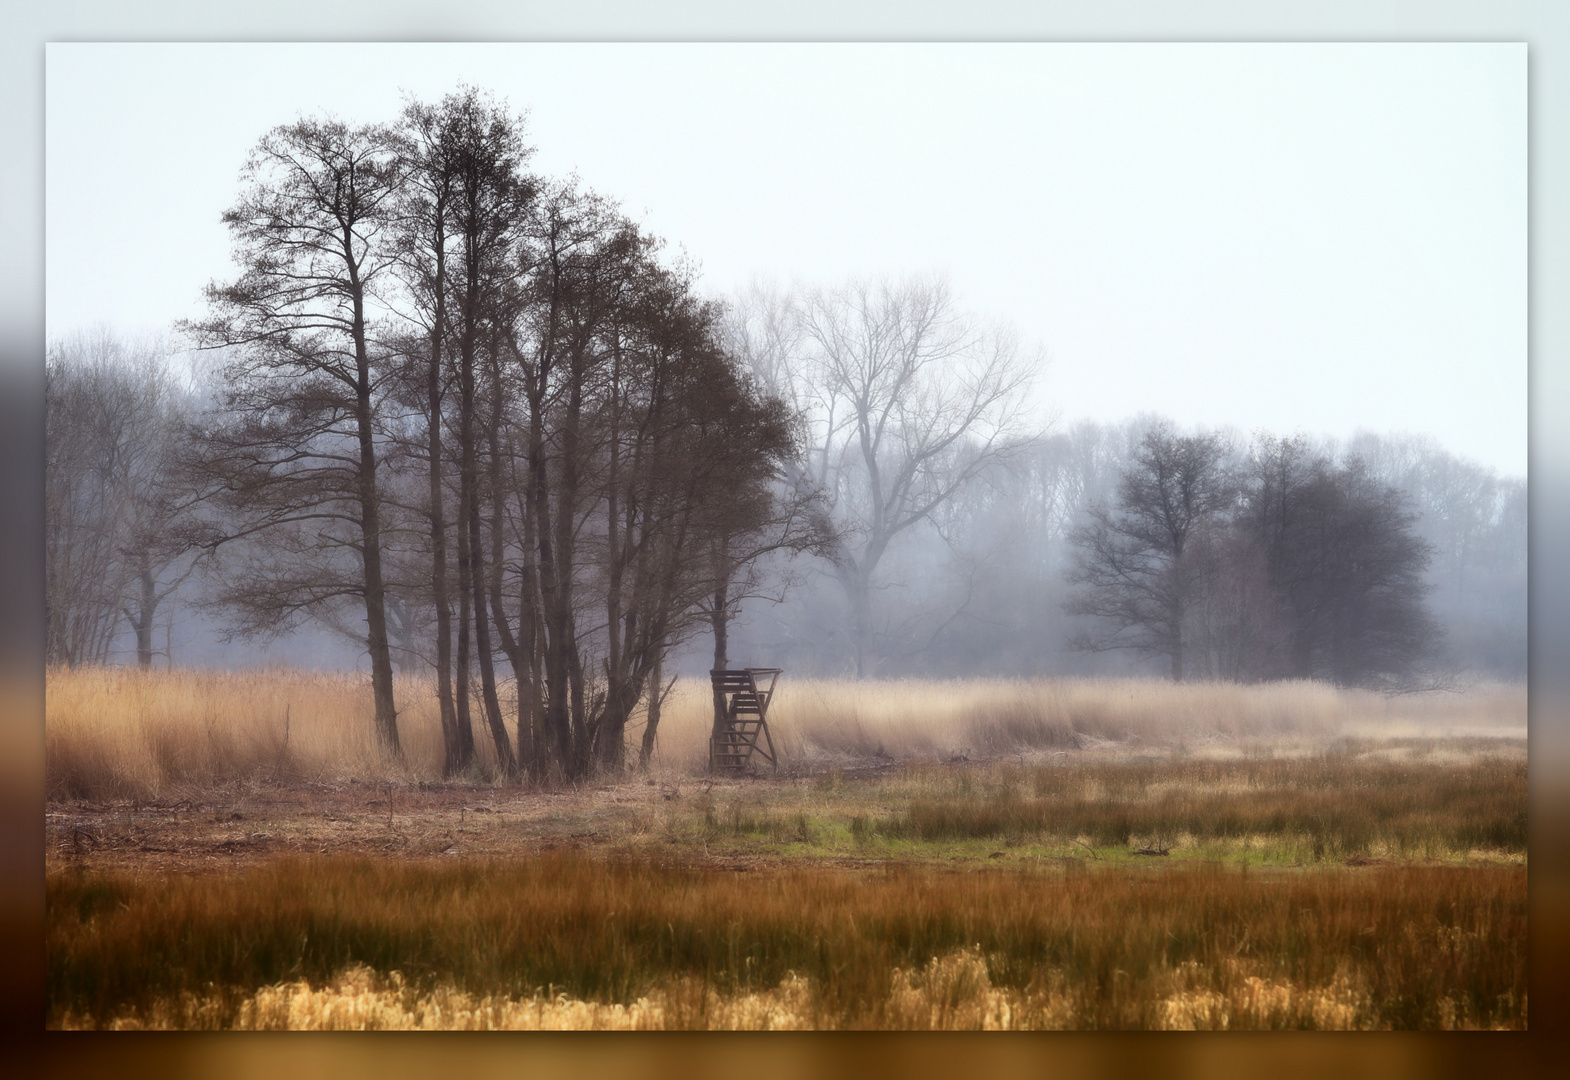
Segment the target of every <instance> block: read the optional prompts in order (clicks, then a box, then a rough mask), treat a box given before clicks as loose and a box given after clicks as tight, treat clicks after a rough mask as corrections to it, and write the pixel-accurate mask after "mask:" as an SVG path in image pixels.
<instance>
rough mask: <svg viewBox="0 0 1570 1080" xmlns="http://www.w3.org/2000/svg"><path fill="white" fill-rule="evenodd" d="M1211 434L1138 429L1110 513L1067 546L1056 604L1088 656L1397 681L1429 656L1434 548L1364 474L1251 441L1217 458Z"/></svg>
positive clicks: (1240, 674)
mask: <svg viewBox="0 0 1570 1080" xmlns="http://www.w3.org/2000/svg"><path fill="white" fill-rule="evenodd" d="M1229 457H1230V455H1229V448H1228V445H1227V442H1226V440H1225V439H1224V438H1223V437H1221V436H1220V435H1216V434H1193V435H1180V434H1177V433H1176V432H1175V431H1174V430H1173V429H1172V428H1171V427H1170V426H1167V425H1157V426H1155V427H1153V428H1152V429H1151V430H1149V431H1147V432H1146V433H1145V435H1144V436H1143V438H1142V439H1141V440H1140V442H1139V444H1138V446H1137V448H1136V449H1135V451H1134V453H1133V455H1132V458H1131V460H1130V461H1129V463H1128V465H1127V466H1126V467H1125V469H1124V470H1123V472H1122V474H1121V476H1120V478H1119V484H1118V490H1117V501H1116V504H1115V505H1108V504H1105V503H1100V504H1095V505H1092V506H1091V507H1090V508H1089V510H1088V513H1087V516H1086V520H1085V521H1084V522H1083V523H1082V524H1081V525H1080V526H1079V527H1078V528H1077V529H1076V530H1075V532H1074V533H1073V535H1072V537H1071V542H1072V544H1073V546H1074V548H1075V551H1076V558H1075V560H1074V562H1073V564H1072V566H1071V567H1070V569H1069V572H1068V576H1069V580H1070V581H1071V582H1073V583H1074V584H1076V585H1077V586H1079V588H1078V590H1077V592H1076V593H1075V595H1074V596H1073V597H1072V598H1071V600H1070V601H1069V604H1068V608H1069V610H1070V612H1071V613H1073V614H1076V615H1082V616H1089V617H1090V626H1089V628H1088V629H1086V630H1084V631H1082V632H1081V633H1080V634H1079V635H1078V636H1077V638H1076V644H1077V645H1078V646H1079V647H1081V648H1084V649H1087V650H1107V649H1128V650H1132V651H1134V652H1137V653H1140V654H1142V655H1146V656H1159V657H1161V658H1163V659H1164V660H1165V661H1166V662H1167V664H1168V670H1169V672H1170V674H1171V677H1172V678H1173V679H1175V680H1181V679H1183V678H1185V677H1186V676H1190V675H1199V676H1202V677H1210V678H1224V679H1243V680H1253V679H1266V678H1282V677H1290V678H1303V679H1309V678H1319V679H1326V680H1330V681H1334V682H1337V683H1341V684H1344V685H1366V684H1371V683H1383V682H1390V681H1396V682H1399V681H1400V680H1403V679H1408V678H1410V677H1411V676H1412V675H1413V674H1414V673H1416V672H1417V671H1418V670H1420V669H1421V668H1422V666H1423V665H1424V664H1425V663H1426V662H1428V661H1430V660H1432V659H1433V658H1434V656H1435V650H1436V646H1437V644H1438V636H1439V635H1438V626H1437V624H1436V622H1435V620H1434V619H1433V617H1432V616H1431V614H1430V613H1429V611H1428V610H1427V608H1426V606H1425V604H1424V597H1425V595H1426V593H1427V592H1428V583H1427V581H1426V579H1425V576H1424V574H1425V571H1426V569H1427V567H1428V563H1429V559H1430V556H1431V552H1432V547H1431V545H1429V544H1428V543H1427V542H1425V541H1424V540H1423V539H1421V538H1420V537H1419V536H1417V535H1416V533H1415V532H1414V530H1413V525H1414V523H1415V522H1416V520H1417V515H1416V514H1415V513H1413V512H1412V511H1410V510H1409V509H1408V508H1407V505H1406V500H1405V499H1404V498H1403V496H1402V495H1401V493H1400V492H1399V491H1397V490H1396V489H1394V488H1392V487H1390V486H1388V485H1385V484H1383V483H1380V482H1378V481H1377V480H1375V479H1374V478H1373V477H1372V476H1371V475H1370V473H1369V470H1368V468H1367V466H1366V465H1365V463H1363V462H1362V461H1361V460H1360V459H1358V458H1356V457H1352V458H1350V459H1348V460H1346V461H1343V462H1341V463H1337V462H1335V461H1334V460H1333V459H1331V458H1330V457H1329V456H1328V455H1326V454H1324V453H1323V452H1320V451H1318V450H1316V449H1315V448H1314V447H1313V446H1312V445H1311V444H1310V443H1309V442H1308V440H1306V439H1304V438H1302V437H1297V438H1288V439H1281V438H1275V437H1272V436H1268V435H1262V436H1260V437H1258V438H1256V439H1255V441H1254V443H1253V445H1252V447H1251V448H1250V451H1249V454H1248V456H1247V458H1246V459H1245V460H1244V461H1242V462H1240V463H1233V462H1231V461H1229Z"/></svg>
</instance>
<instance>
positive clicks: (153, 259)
mask: <svg viewBox="0 0 1570 1080" xmlns="http://www.w3.org/2000/svg"><path fill="white" fill-rule="evenodd" d="M461 81H467V82H470V83H473V84H475V85H478V86H481V87H484V88H487V89H490V90H492V91H493V92H494V93H496V94H497V95H498V96H500V97H503V98H505V99H506V100H507V101H508V102H509V103H510V104H511V105H512V106H513V107H514V108H515V109H518V110H520V111H526V112H527V115H528V131H529V137H530V141H531V142H532V143H533V145H534V146H535V147H536V153H535V156H534V159H533V163H534V166H535V168H537V169H538V170H539V171H541V172H542V173H545V174H547V175H552V176H563V175H566V174H568V173H572V172H576V173H577V175H578V176H579V178H580V180H581V181H582V182H583V183H584V184H585V185H586V186H588V187H590V188H593V189H594V190H596V191H598V192H600V193H602V194H604V195H608V196H610V197H612V198H615V199H617V200H619V201H620V202H621V204H622V206H623V208H624V210H625V211H626V212H627V213H628V214H630V215H631V216H632V217H633V218H635V219H637V220H639V221H641V222H642V223H643V224H644V225H645V226H646V227H647V228H648V229H649V230H650V231H652V232H653V233H655V234H657V235H660V236H662V237H664V238H665V239H666V241H667V242H668V244H669V247H670V249H671V251H672V252H673V253H677V252H680V253H685V255H686V256H687V257H688V258H690V259H692V260H693V261H695V262H696V263H697V264H698V266H699V267H700V268H701V278H700V284H701V287H702V288H704V289H705V290H706V291H708V292H710V293H712V294H714V295H724V294H726V293H727V292H729V291H731V290H734V289H736V288H738V287H741V286H743V285H745V284H747V283H748V282H750V281H752V280H754V279H764V280H773V281H775V282H778V283H780V284H782V285H783V284H788V283H790V282H792V281H797V282H801V283H804V284H809V285H819V284H821V285H833V284H835V283H838V282H843V281H845V280H846V279H847V278H849V277H852V276H859V277H879V276H900V275H905V274H911V273H925V274H931V273H937V274H943V275H946V276H947V277H948V279H949V281H950V282H951V284H952V286H953V288H954V291H955V292H956V294H957V295H958V296H959V298H960V300H961V302H962V303H963V304H964V306H966V307H968V308H969V309H971V310H973V311H975V312H977V313H979V314H981V315H983V316H986V317H989V318H995V319H999V320H1003V321H1006V322H1009V323H1012V324H1013V325H1014V326H1015V327H1016V328H1017V329H1018V331H1019V334H1020V336H1021V338H1022V339H1023V340H1024V341H1025V342H1027V343H1031V344H1033V345H1039V346H1040V347H1041V348H1042V349H1043V350H1044V352H1045V354H1046V356H1047V358H1048V365H1047V367H1046V369H1045V373H1044V375H1043V377H1042V379H1041V380H1040V382H1039V384H1038V386H1037V388H1036V395H1037V401H1038V405H1039V408H1040V413H1041V415H1042V416H1043V417H1044V418H1046V417H1057V423H1058V424H1060V425H1067V424H1069V423H1072V422H1073V421H1074V420H1076V419H1080V418H1088V419H1095V420H1102V421H1118V420H1122V419H1125V418H1128V417H1130V416H1133V415H1136V414H1139V413H1142V412H1160V413H1164V414H1166V415H1168V416H1171V417H1172V418H1174V419H1175V420H1177V421H1179V422H1181V423H1183V424H1187V425H1203V426H1227V427H1232V428H1236V429H1238V430H1240V431H1242V432H1249V431H1253V430H1257V429H1265V430H1269V431H1273V432H1277V433H1288V432H1293V431H1306V432H1309V433H1311V434H1315V435H1328V436H1332V437H1342V438H1344V437H1346V436H1349V435H1351V434H1352V433H1354V432H1355V431H1358V430H1373V431H1379V432H1412V433H1419V434H1427V435H1432V436H1433V437H1435V438H1436V439H1438V440H1439V441H1440V442H1441V443H1442V444H1443V445H1444V446H1446V447H1447V448H1448V449H1450V450H1452V451H1453V452H1456V453H1459V454H1461V455H1463V456H1466V457H1469V458H1473V459H1475V460H1477V461H1480V462H1482V463H1483V464H1485V465H1488V466H1491V467H1493V468H1496V469H1498V470H1500V471H1501V472H1502V473H1506V474H1510V475H1517V476H1524V475H1525V473H1526V462H1527V238H1528V221H1527V49H1526V46H1525V45H1522V44H1510V43H1504V44H1448V43H1446V44H1435V43H1425V44H1222V45H1202V44H1109V45H1087V44H970V45H933V44H891V45H866V44H835V45H821V44H798V45H791V44H752V45H733V44H701V45H670V44H582V45H573V44H486V45H394V44H376V45H342V44H336V45H298V44H289V45H265V44H236V45H214V44H170V45H157V44H153V45H149V44H59V43H55V44H50V45H49V46H48V50H47V56H46V132H45V137H46V146H45V163H46V179H45V187H46V212H45V228H46V290H47V291H46V319H47V326H48V333H49V335H50V336H51V337H52V338H58V337H62V336H65V335H68V334H70V333H72V332H74V331H77V330H82V329H87V328H89V327H93V326H99V325H107V326H109V327H112V328H115V329H117V330H119V331H121V332H125V333H130V334H143V333H155V332H158V331H159V330H162V329H165V328H167V327H168V325H169V324H170V323H171V322H172V321H174V320H176V319H179V318H182V317H191V316H194V315H198V314H200V313H201V310H202V308H201V290H202V287H203V286H204V285H205V284H206V283H207V282H208V281H210V280H213V279H222V278H225V277H228V276H230V275H232V273H233V266H232V264H231V263H230V261H229V258H228V237H227V234H226V233H225V230H224V229H223V227H222V225H221V224H220V222H219V217H220V215H221V214H222V212H223V210H224V209H225V208H226V207H227V206H228V205H229V204H230V203H231V202H232V201H233V199H234V197H235V195H236V194H237V192H238V190H239V187H238V174H239V170H240V167H241V165H242V163H243V162H244V159H245V156H246V154H247V152H248V150H249V149H250V148H251V147H252V146H253V145H254V144H255V142H256V141H257V139H258V138H259V137H260V136H261V135H262V134H263V133H264V132H265V131H266V130H268V129H269V128H271V127H273V126H274V125H277V124H281V123H286V122H289V121H291V120H293V119H295V118H296V117H298V116H300V115H302V114H307V115H311V114H316V115H319V114H326V113H330V114H334V115H337V116H339V117H341V118H343V119H345V120H350V121H385V120H390V119H392V118H393V117H394V116H396V114H397V112H398V110H399V108H400V107H401V103H402V101H403V100H404V97H405V96H406V95H409V94H412V95H414V96H416V97H419V98H421V99H425V100H433V99H436V98H439V97H440V96H441V95H442V94H444V93H447V92H449V91H451V90H452V89H454V88H455V87H456V86H457V85H458V84H459V83H460V82H461Z"/></svg>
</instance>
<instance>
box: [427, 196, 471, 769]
mask: <svg viewBox="0 0 1570 1080" xmlns="http://www.w3.org/2000/svg"><path fill="white" fill-rule="evenodd" d="M438 220H439V219H438ZM446 266H447V261H446V251H445V242H444V240H443V239H442V237H441V234H440V232H439V231H438V234H437V244H436V285H435V291H436V318H435V320H434V325H433V326H432V329H431V362H430V365H429V367H428V368H427V369H426V376H425V393H426V406H427V408H428V409H429V411H430V425H429V429H428V433H427V445H426V450H427V452H428V453H429V454H430V497H431V584H432V589H433V591H434V593H435V601H436V700H437V702H438V705H439V708H440V710H441V721H442V775H443V776H452V775H454V774H455V773H459V772H462V771H463V770H465V769H467V768H468V767H469V758H467V757H465V755H464V746H463V740H462V739H460V738H459V735H458V713H457V708H456V706H455V705H454V703H453V689H452V604H451V602H450V601H449V600H448V597H447V520H446V519H447V515H446V511H445V509H444V507H443V493H442V461H443V452H442V385H441V379H442V334H443V333H444V332H445V327H446V322H447V301H446V292H447V284H446V277H447V271H446Z"/></svg>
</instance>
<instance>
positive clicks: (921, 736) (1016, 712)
mask: <svg viewBox="0 0 1570 1080" xmlns="http://www.w3.org/2000/svg"><path fill="white" fill-rule="evenodd" d="M46 689H47V702H46V725H45V740H46V742H45V746H46V761H47V771H46V776H47V783H48V791H49V795H50V797H51V798H55V799H59V798H72V797H81V798H161V797H167V796H169V795H171V794H175V793H178V792H180V791H181V790H187V789H200V788H206V787H210V786H212V785H215V784H223V783H227V782H232V781H235V780H239V779H279V780H287V779H319V780H326V781H340V780H346V779H349V778H357V779H359V780H361V781H362V782H366V781H391V782H405V783H408V782H418V781H436V780H439V779H441V760H442V752H441V732H440V725H439V720H438V713H437V708H436V698H435V692H434V686H433V684H432V683H431V682H429V681H427V680H423V679H417V678H411V677H403V678H400V679H399V681H398V685H397V700H398V706H399V710H400V713H399V731H400V737H401V739H402V742H403V747H404V758H403V760H402V761H396V760H393V759H391V758H389V757H388V756H387V755H386V754H384V753H383V752H382V751H381V749H380V748H379V747H378V746H377V744H376V739H375V735H374V731H373V728H372V722H371V694H370V686H369V682H368V679H367V678H366V677H365V676H363V675H356V674H337V673H317V672H302V671H294V670H287V669H270V670H256V671H246V672H223V671H204V670H175V671H151V672H144V671H140V670H137V669H132V668H95V669H89V670H79V671H69V670H64V669H60V670H54V671H51V672H49V674H48V677H47V684H46ZM709 700H710V699H709V690H708V686H707V684H706V683H704V682H703V681H701V680H697V679H687V680H682V681H680V682H678V683H677V685H676V688H675V690H674V691H673V692H672V693H671V695H670V697H669V699H668V700H667V702H666V706H665V711H664V717H663V720H662V722H661V727H660V736H659V744H658V750H657V752H656V755H655V762H654V764H655V768H656V770H657V771H660V772H665V773H677V774H681V773H691V772H694V771H697V770H700V769H701V768H702V767H703V765H704V761H705V758H706V740H707V737H708V726H709V708H710V704H709ZM770 719H771V723H772V726H773V729H774V737H775V741H776V743H777V744H779V745H780V747H781V750H782V751H783V754H784V757H785V759H786V760H787V761H795V762H798V763H799V762H808V763H818V764H828V765H832V764H834V763H835V762H836V761H845V762H849V761H851V760H854V759H858V758H865V757H866V756H868V755H880V754H882V755H889V756H893V757H932V756H939V757H945V758H947V757H952V756H956V755H965V756H967V757H972V758H976V757H987V756H996V755H1000V754H1008V753H1020V752H1038V753H1039V752H1056V751H1060V750H1092V751H1093V750H1096V749H1097V748H1111V747H1118V748H1123V749H1127V748H1138V747H1150V748H1153V749H1154V748H1162V747H1168V748H1171V747H1178V746H1181V747H1182V748H1183V749H1185V750H1186V751H1189V752H1195V753H1211V754H1227V753H1237V752H1240V750H1239V747H1241V746H1244V745H1246V744H1249V743H1258V742H1265V741H1268V742H1269V743H1271V744H1272V745H1273V746H1275V747H1276V748H1278V749H1285V748H1290V747H1291V746H1292V745H1294V744H1296V745H1300V746H1305V747H1307V746H1312V745H1322V744H1324V742H1325V741H1327V740H1333V739H1335V738H1338V737H1341V736H1381V735H1383V736H1388V737H1422V736H1434V737H1441V736H1458V735H1459V736H1466V735H1469V734H1492V735H1500V734H1510V735H1518V736H1520V737H1524V735H1525V731H1526V688H1525V687H1524V686H1515V685H1504V684H1483V685H1479V686H1476V687H1473V688H1471V689H1469V690H1467V691H1465V692H1461V693H1446V692H1439V693H1428V694H1412V695H1404V696H1397V697H1384V696H1381V695H1378V694H1374V693H1370V692H1366V691H1358V690H1340V689H1336V688H1334V687H1330V686H1326V685H1324V684H1319V683H1308V682H1286V683H1272V684H1265V685H1256V686H1243V685H1237V684H1230V683H1192V684H1183V685H1174V684H1171V683H1165V682H1160V681H1154V680H1132V679H1129V680H1086V679H1051V680H1047V679H1043V680H1007V679H971V680H960V681H918V680H905V681H899V682H893V683H889V682H865V683H858V682H852V681H843V680H818V679H792V678H790V676H789V675H788V674H787V676H786V677H785V679H784V681H783V682H782V683H781V687H780V692H779V695H778V698H777V700H776V704H775V706H774V708H773V709H772V710H771V713H770ZM641 734H642V731H641V721H640V723H639V725H638V726H635V727H634V728H633V729H632V730H631V731H630V733H629V737H630V738H632V739H638V738H640V737H641ZM476 742H477V744H478V745H479V748H480V754H481V757H480V766H479V769H478V771H477V773H476V775H475V777H474V779H476V780H484V779H488V778H490V776H491V774H492V769H491V752H490V748H489V745H488V741H487V739H486V738H485V735H484V732H483V731H482V730H477V731H476Z"/></svg>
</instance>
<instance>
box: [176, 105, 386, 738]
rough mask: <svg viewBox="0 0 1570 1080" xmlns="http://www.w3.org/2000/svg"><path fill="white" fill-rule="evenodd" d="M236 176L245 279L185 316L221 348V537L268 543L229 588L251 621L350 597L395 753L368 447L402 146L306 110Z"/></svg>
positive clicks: (233, 222)
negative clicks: (381, 296) (357, 608)
mask: <svg viewBox="0 0 1570 1080" xmlns="http://www.w3.org/2000/svg"><path fill="white" fill-rule="evenodd" d="M244 180H245V188H244V191H243V192H242V195H241V197H240V200H239V201H238V202H237V203H236V204H235V206H234V207H233V208H232V209H231V210H229V211H228V212H227V213H226V214H225V215H224V222H225V224H226V225H228V227H229V231H230V235H231V237H232V239H233V244H234V254H235V258H236V260H237V261H238V262H239V264H240V266H241V268H242V272H241V275H240V277H239V279H238V280H237V281H235V282H233V283H232V284H229V285H222V286H220V285H216V284H215V285H213V286H211V287H209V290H208V300H209V304H210V306H211V309H212V315H211V316H210V317H209V318H208V319H207V320H205V321H203V322H201V323H199V324H196V325H194V326H192V327H191V329H192V330H194V331H195V332H196V334H197V335H198V338H199V340H200V341H201V342H202V344H203V345H205V346H206V347H209V348H219V347H221V348H224V349H226V350H227V355H228V357H229V361H228V363H227V365H226V367H225V375H226V378H227V380H228V382H229V390H228V392H227V394H226V397H225V401H224V408H223V409H222V410H221V411H220V413H218V414H217V415H216V416H215V417H214V421H213V422H212V423H210V424H209V425H208V426H207V429H206V432H205V439H204V440H203V443H202V450H203V463H202V464H203V467H204V468H205V470H206V472H207V475H208V476H209V477H210V479H211V480H212V481H213V482H214V483H215V484H217V485H218V487H219V490H220V493H221V503H222V504H223V505H224V506H225V507H226V508H227V509H228V510H229V511H230V512H231V513H232V514H234V515H235V521H236V524H235V526H234V528H233V530H232V531H231V533H230V534H229V535H230V538H231V539H234V538H239V537H250V538H253V539H254V540H255V542H256V543H258V544H261V545H265V546H264V547H261V548H258V549H256V550H255V551H253V554H252V558H251V559H250V561H249V565H248V568H249V569H250V570H252V571H253V573H251V574H247V575H244V576H243V577H240V578H238V579H236V581H235V583H234V584H233V586H232V587H231V588H230V590H229V592H228V599H229V600H230V601H231V602H233V603H234V604H236V605H238V606H240V607H242V608H243V609H245V610H246V611H248V612H249V616H250V622H249V624H248V625H249V626H251V627H252V628H268V627H277V626H279V625H286V624H288V623H289V622H290V621H291V620H292V619H294V618H295V617H297V616H299V615H300V614H302V613H305V612H309V611H311V610H313V609H316V608H319V607H321V606H323V605H332V604H334V603H336V602H341V601H342V600H343V599H345V598H353V599H358V600H359V601H361V602H362V603H363V606H364V611H365V624H366V634H365V639H364V640H365V645H366V650H367V652H368V653H369V655H370V659H371V686H372V691H373V695H374V699H375V708H376V730H377V733H378V734H379V736H380V737H381V739H382V741H383V743H384V744H385V745H386V746H388V747H389V748H391V749H393V750H394V751H396V750H397V749H398V726H397V710H396V708H395V706H394V702H393V685H392V659H391V654H390V651H389V647H388V635H387V611H386V595H385V584H384V581H383V571H382V548H383V537H382V506H381V491H380V488H379V486H378V445H377V444H378V407H379V404H380V402H381V399H382V396H383V390H384V386H383V383H384V380H385V378H386V376H387V371H386V368H387V366H388V365H387V364H385V363H384V360H385V357H384V356H382V355H381V351H380V350H379V349H378V347H377V345H376V342H375V341H374V339H373V334H372V320H373V316H374V314H375V312H376V310H378V307H379V305H378V290H379V289H380V287H381V286H382V284H383V280H384V278H387V277H388V276H389V274H388V270H389V268H390V267H391V265H392V263H393V261H394V259H395V257H396V252H395V250H394V246H393V245H392V243H391V237H390V235H389V232H390V230H389V226H390V224H391V223H392V220H393V216H392V212H391V211H392V202H393V198H394V195H395V193H396V191H397V190H398V188H399V185H400V182H401V174H400V167H399V163H398V157H397V155H396V153H395V147H394V145H393V144H392V142H391V140H390V139H389V137H388V135H387V133H386V132H385V131H384V130H383V129H381V128H378V127H350V126H348V125H345V124H343V123H340V122H338V121H335V120H301V121H299V122H297V123H294V124H291V125H287V126H284V127H279V128H275V129H274V130H273V131H272V132H270V133H269V134H268V135H266V136H265V137H263V138H262V140H261V141H260V142H259V143H258V144H257V147H256V149H255V150H254V151H253V153H252V155H251V158H250V160H249V161H248V163H247V165H246V168H245V172H244Z"/></svg>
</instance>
